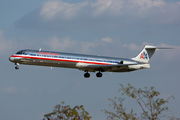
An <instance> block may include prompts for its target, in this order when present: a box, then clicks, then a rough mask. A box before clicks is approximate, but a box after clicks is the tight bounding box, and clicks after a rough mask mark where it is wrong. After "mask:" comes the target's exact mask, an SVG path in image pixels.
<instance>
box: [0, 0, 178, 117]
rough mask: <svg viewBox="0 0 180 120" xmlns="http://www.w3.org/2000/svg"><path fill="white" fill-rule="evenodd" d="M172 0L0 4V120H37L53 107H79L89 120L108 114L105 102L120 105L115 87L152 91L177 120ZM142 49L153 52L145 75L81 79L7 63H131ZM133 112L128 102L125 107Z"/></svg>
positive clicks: (71, 72) (72, 72)
mask: <svg viewBox="0 0 180 120" xmlns="http://www.w3.org/2000/svg"><path fill="white" fill-rule="evenodd" d="M179 11H180V1H179V0H171V1H169V0H73V1H72V0H38V1H37V0H16V1H14V0H0V16H1V17H0V64H1V67H0V75H1V78H0V83H1V84H0V96H1V97H0V108H1V109H0V119H1V120H12V119H13V120H20V119H22V120H24V119H26V120H32V119H36V120H41V119H43V115H44V114H46V113H49V112H52V111H53V109H54V106H55V105H57V104H60V103H61V102H62V101H65V104H66V105H70V106H71V107H74V106H75V105H84V108H85V110H86V111H88V112H89V113H90V115H91V116H92V120H104V119H106V117H107V116H106V115H105V113H104V112H102V111H101V110H103V109H107V110H112V107H110V106H109V104H110V102H109V101H108V98H114V97H122V96H121V94H119V93H118V89H119V88H120V86H119V83H121V84H123V85H124V86H127V84H128V83H130V84H131V85H133V86H135V87H137V88H144V87H146V86H148V87H151V86H154V87H155V88H156V90H157V91H159V92H160V93H161V95H160V97H161V98H164V99H166V98H168V96H171V95H173V96H174V97H175V99H174V100H173V99H171V100H170V102H169V103H168V106H169V108H170V109H171V110H172V111H173V112H174V115H175V116H176V117H180V109H179V108H180V107H179V101H180V95H179V94H180V87H179V84H180V81H179V78H180V74H179V72H180V70H179V67H180V64H179V60H180V14H179ZM145 45H155V46H161V47H172V48H173V49H169V50H158V51H156V53H155V54H154V55H153V57H152V58H151V60H150V62H149V63H150V64H151V68H150V69H145V70H139V71H134V72H128V73H108V72H106V73H103V77H102V78H96V74H95V73H90V74H91V77H90V78H88V79H85V78H84V72H83V71H79V70H76V69H67V68H52V69H51V68H50V67H39V66H28V65H20V66H19V67H20V69H19V70H15V68H14V67H15V65H14V64H13V63H11V62H10V61H9V60H8V59H9V56H11V55H12V54H14V53H16V52H17V51H19V50H22V49H40V48H41V49H42V50H50V51H58V52H70V53H82V54H92V55H103V56H112V57H121V58H132V57H135V56H136V55H137V54H138V53H139V52H140V51H141V50H142V49H143V47H144V46H145ZM125 105H126V107H127V108H129V109H130V108H131V107H132V106H133V107H134V108H135V109H137V111H138V112H140V110H139V108H138V105H137V104H136V103H135V102H130V101H128V102H127V103H125Z"/></svg>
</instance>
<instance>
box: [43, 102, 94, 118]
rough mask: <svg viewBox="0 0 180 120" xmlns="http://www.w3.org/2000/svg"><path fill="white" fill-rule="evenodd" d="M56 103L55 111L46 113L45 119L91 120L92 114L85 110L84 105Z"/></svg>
mask: <svg viewBox="0 0 180 120" xmlns="http://www.w3.org/2000/svg"><path fill="white" fill-rule="evenodd" d="M61 103H62V105H56V106H55V107H54V110H53V112H51V113H48V114H45V115H44V117H45V118H44V119H43V120H90V118H91V116H89V113H88V112H87V111H85V109H84V106H83V105H81V106H75V107H74V108H70V106H69V105H66V106H64V105H63V104H64V102H61Z"/></svg>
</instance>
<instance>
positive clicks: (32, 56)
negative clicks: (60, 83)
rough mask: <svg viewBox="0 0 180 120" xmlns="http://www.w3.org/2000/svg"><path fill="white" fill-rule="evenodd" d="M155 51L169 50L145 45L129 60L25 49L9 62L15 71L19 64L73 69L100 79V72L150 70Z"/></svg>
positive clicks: (86, 75)
mask: <svg viewBox="0 0 180 120" xmlns="http://www.w3.org/2000/svg"><path fill="white" fill-rule="evenodd" d="M157 49H169V48H163V47H156V46H150V45H146V46H145V47H144V48H143V50H142V51H141V52H140V53H139V54H138V55H137V56H136V57H134V58H131V59H125V58H116V57H106V56H97V55H85V54H74V53H64V52H53V51H42V50H41V49H39V50H30V49H25V50H20V51H18V52H17V53H16V54H13V55H11V56H10V57H9V60H10V61H11V62H13V63H15V65H16V66H15V69H19V64H25V65H38V66H49V67H64V68H74V69H79V70H82V71H84V72H85V73H84V77H85V78H89V77H90V74H89V72H96V71H98V72H97V73H96V76H97V77H98V78H100V77H102V72H130V71H135V70H140V69H146V68H150V64H148V61H149V60H150V58H151V57H152V55H153V54H154V52H155V51H156V50H157Z"/></svg>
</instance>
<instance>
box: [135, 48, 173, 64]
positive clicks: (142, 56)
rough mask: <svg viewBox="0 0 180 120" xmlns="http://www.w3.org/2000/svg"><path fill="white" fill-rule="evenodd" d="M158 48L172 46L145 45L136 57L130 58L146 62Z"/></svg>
mask: <svg viewBox="0 0 180 120" xmlns="http://www.w3.org/2000/svg"><path fill="white" fill-rule="evenodd" d="M158 49H172V48H165V47H156V46H150V45H146V46H145V47H144V48H143V50H142V51H141V52H140V53H139V54H138V55H137V56H136V57H134V58H132V60H135V61H138V62H142V63H148V62H149V60H150V58H151V57H152V56H153V54H154V52H155V51H156V50H158Z"/></svg>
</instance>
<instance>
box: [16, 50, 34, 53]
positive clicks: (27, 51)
mask: <svg viewBox="0 0 180 120" xmlns="http://www.w3.org/2000/svg"><path fill="white" fill-rule="evenodd" d="M30 52H31V53H34V51H30V50H21V51H18V52H17V53H16V54H27V53H30Z"/></svg>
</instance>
